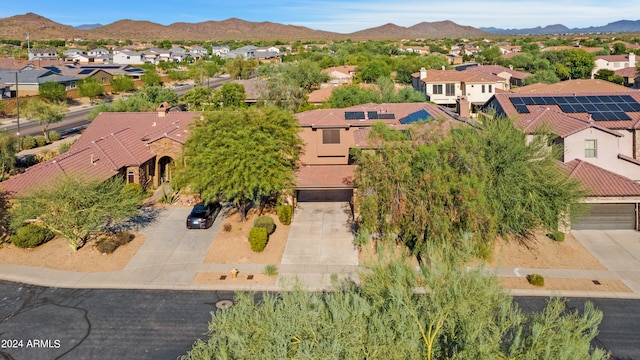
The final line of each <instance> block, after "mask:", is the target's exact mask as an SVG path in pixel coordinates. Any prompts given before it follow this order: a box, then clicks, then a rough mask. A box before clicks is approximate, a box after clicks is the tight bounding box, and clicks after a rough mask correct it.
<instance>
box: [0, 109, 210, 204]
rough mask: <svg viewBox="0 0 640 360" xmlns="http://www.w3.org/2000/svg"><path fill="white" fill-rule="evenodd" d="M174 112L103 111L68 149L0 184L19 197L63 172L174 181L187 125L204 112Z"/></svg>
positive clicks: (149, 182)
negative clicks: (174, 171) (174, 168)
mask: <svg viewBox="0 0 640 360" xmlns="http://www.w3.org/2000/svg"><path fill="white" fill-rule="evenodd" d="M170 110H171V109H170V108H169V107H168V105H166V104H165V105H163V106H161V107H160V108H159V109H158V111H157V112H145V113H101V114H100V115H98V116H97V117H96V118H95V120H94V121H93V122H92V123H91V124H90V125H89V127H87V129H86V130H85V132H84V133H83V134H82V136H81V137H80V138H79V139H78V140H77V141H76V142H75V143H74V144H73V146H72V147H71V149H69V151H67V152H66V153H64V154H61V155H58V156H56V157H55V158H53V159H51V160H49V161H45V162H42V163H39V164H37V165H35V166H32V167H30V168H28V169H27V170H26V171H25V172H24V173H22V174H19V175H16V176H14V177H11V178H10V179H8V180H6V181H3V182H1V183H0V188H2V190H4V191H6V192H7V193H8V194H9V196H16V195H21V194H25V193H28V192H29V191H31V190H33V189H35V188H38V187H41V186H45V185H46V184H50V183H51V182H52V181H55V179H56V178H59V177H62V176H86V177H89V178H93V179H99V180H107V179H109V178H111V177H114V176H122V177H124V178H125V180H126V182H127V183H137V184H140V185H142V186H144V187H147V188H155V187H157V186H159V185H160V184H162V183H163V182H164V181H168V180H170V179H171V177H172V171H173V162H174V160H175V159H176V158H177V157H178V156H180V154H181V151H182V145H183V144H184V142H185V141H186V139H187V137H188V136H189V133H190V132H189V124H190V123H192V122H193V121H194V120H195V119H197V118H199V117H200V115H201V114H200V113H196V112H182V111H170Z"/></svg>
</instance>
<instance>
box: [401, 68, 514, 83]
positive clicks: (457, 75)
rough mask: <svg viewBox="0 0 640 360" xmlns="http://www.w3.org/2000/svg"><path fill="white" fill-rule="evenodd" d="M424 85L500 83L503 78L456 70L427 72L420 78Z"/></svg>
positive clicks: (418, 74)
mask: <svg viewBox="0 0 640 360" xmlns="http://www.w3.org/2000/svg"><path fill="white" fill-rule="evenodd" d="M416 75H417V76H420V73H419V72H418V73H415V74H413V76H414V77H416ZM420 80H422V81H423V82H425V83H437V82H451V81H455V82H466V83H486V82H492V83H495V82H501V81H504V79H503V78H501V77H499V76H497V75H494V74H488V73H481V74H476V73H472V72H471V73H470V72H467V71H458V70H427V76H426V77H424V78H421V79H420Z"/></svg>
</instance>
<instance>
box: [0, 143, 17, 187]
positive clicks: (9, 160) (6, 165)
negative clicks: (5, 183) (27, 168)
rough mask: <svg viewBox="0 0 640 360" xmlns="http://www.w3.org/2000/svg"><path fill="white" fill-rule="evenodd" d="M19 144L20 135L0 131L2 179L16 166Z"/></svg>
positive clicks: (0, 172)
mask: <svg viewBox="0 0 640 360" xmlns="http://www.w3.org/2000/svg"><path fill="white" fill-rule="evenodd" d="M18 144H19V141H18V136H16V135H14V134H11V133H9V132H7V131H0V181H2V180H4V177H5V176H6V175H7V174H8V173H10V172H11V170H13V168H14V167H15V164H16V154H17V153H18V146H19V145H18Z"/></svg>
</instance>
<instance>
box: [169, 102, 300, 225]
mask: <svg viewBox="0 0 640 360" xmlns="http://www.w3.org/2000/svg"><path fill="white" fill-rule="evenodd" d="M298 131H299V130H298V127H297V123H296V121H295V119H294V118H293V116H292V115H291V113H289V112H286V111H282V110H279V109H276V108H273V107H266V108H244V109H232V110H219V111H212V112H210V113H207V114H205V116H204V119H203V120H198V121H196V122H195V124H194V126H193V127H192V132H191V135H190V136H189V138H188V139H187V141H186V143H185V145H184V148H183V159H182V161H178V174H177V176H176V183H177V185H178V186H179V187H187V186H188V187H189V188H190V189H191V191H194V192H198V193H200V194H201V196H202V199H203V200H205V201H207V200H214V199H222V200H224V201H229V202H233V204H234V205H235V206H236V208H237V209H238V212H239V214H240V217H241V219H242V220H244V216H245V215H246V210H247V206H248V205H249V204H250V203H251V202H255V203H257V204H260V203H261V202H262V201H263V200H264V199H265V198H267V197H273V196H277V195H278V194H280V193H282V192H285V191H287V190H290V189H292V186H293V185H294V182H295V175H294V167H295V165H296V162H297V160H298V157H299V154H300V151H301V149H302V141H301V140H300V138H299V137H298V136H297V132H298Z"/></svg>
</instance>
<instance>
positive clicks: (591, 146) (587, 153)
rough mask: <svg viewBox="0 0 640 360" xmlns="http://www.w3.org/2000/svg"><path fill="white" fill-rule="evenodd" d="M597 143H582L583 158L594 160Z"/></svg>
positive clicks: (591, 141) (593, 141) (592, 141)
mask: <svg viewBox="0 0 640 360" xmlns="http://www.w3.org/2000/svg"><path fill="white" fill-rule="evenodd" d="M597 156H598V153H597V143H596V141H595V140H585V141H584V157H587V158H594V157H597Z"/></svg>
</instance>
